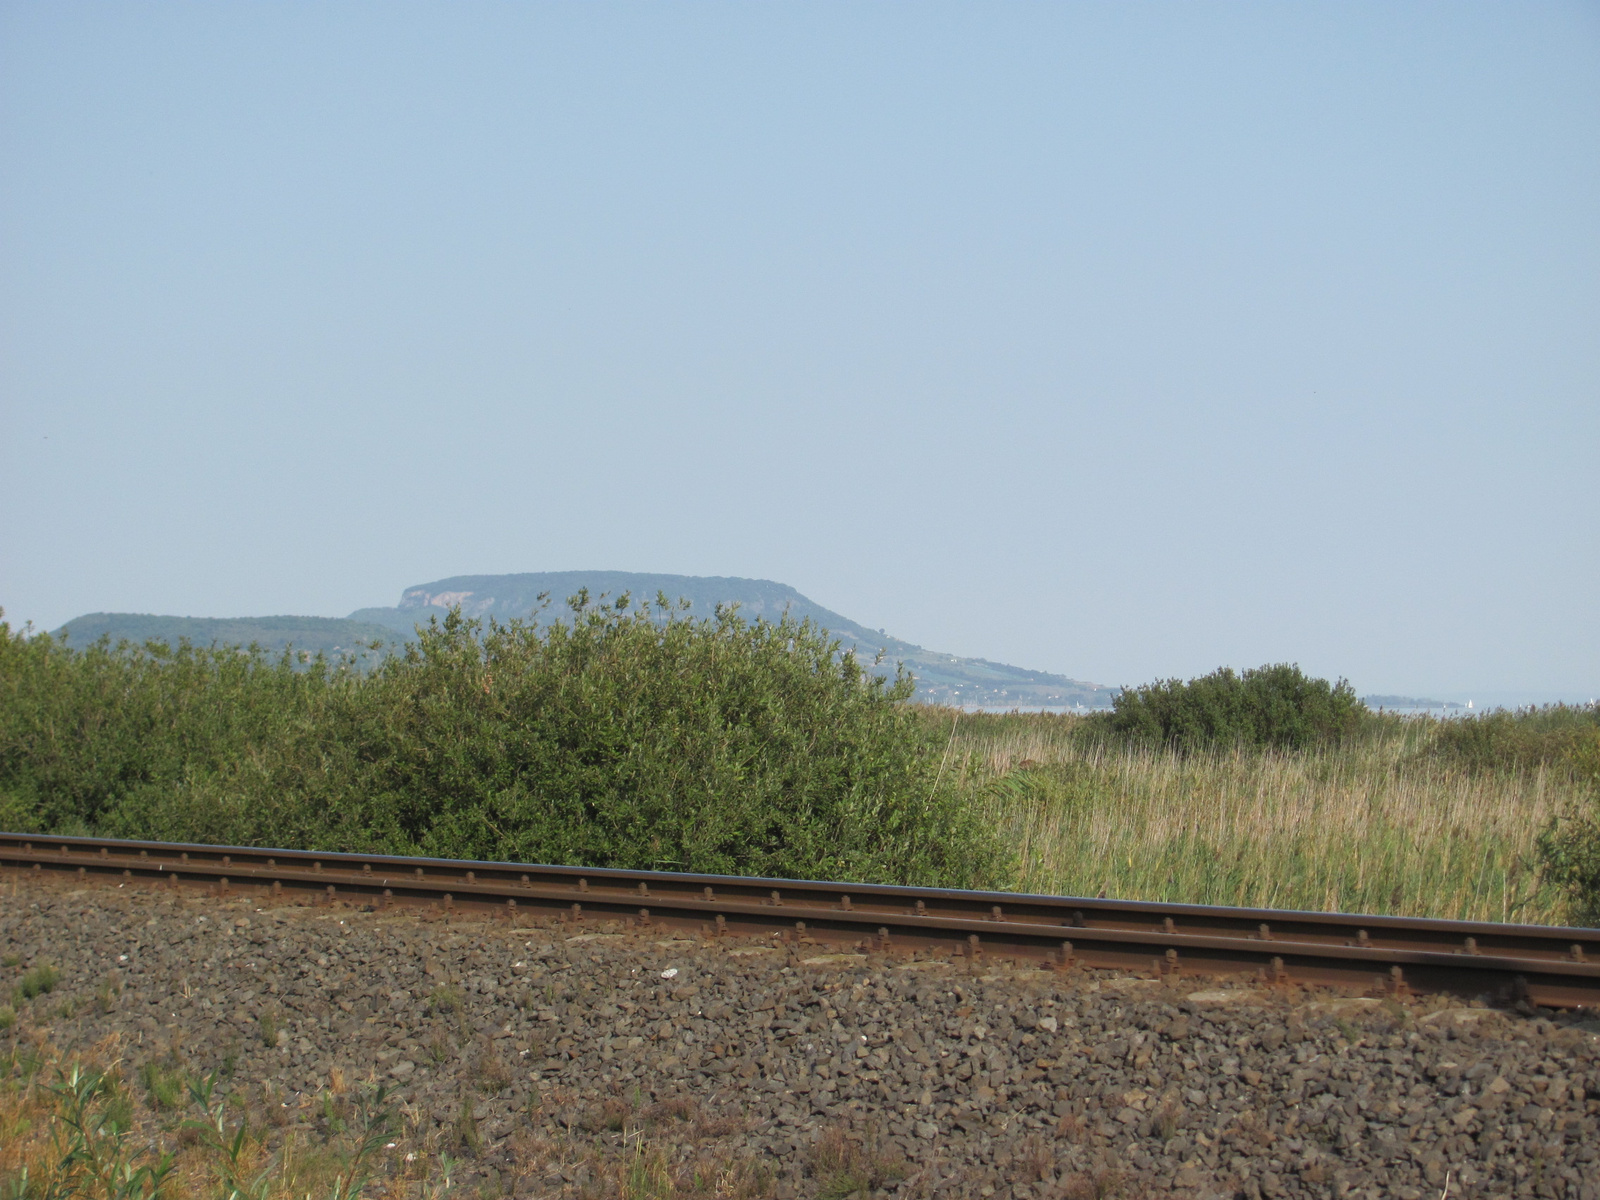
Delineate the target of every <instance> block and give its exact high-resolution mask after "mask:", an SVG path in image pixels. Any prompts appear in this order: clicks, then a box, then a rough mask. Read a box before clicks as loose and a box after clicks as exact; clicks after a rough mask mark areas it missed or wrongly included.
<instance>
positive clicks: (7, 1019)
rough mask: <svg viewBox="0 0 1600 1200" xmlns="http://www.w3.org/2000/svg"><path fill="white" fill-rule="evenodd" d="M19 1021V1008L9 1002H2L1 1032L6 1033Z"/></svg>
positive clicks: (0, 1005)
mask: <svg viewBox="0 0 1600 1200" xmlns="http://www.w3.org/2000/svg"><path fill="white" fill-rule="evenodd" d="M16 1023H17V1010H16V1009H14V1008H12V1007H11V1005H9V1004H0V1033H5V1032H7V1031H8V1030H10V1028H11V1027H12V1026H13V1025H15V1024H16Z"/></svg>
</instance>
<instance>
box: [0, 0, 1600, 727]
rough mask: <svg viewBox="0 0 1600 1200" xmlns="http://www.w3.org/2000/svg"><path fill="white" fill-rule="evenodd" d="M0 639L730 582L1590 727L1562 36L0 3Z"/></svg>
mask: <svg viewBox="0 0 1600 1200" xmlns="http://www.w3.org/2000/svg"><path fill="white" fill-rule="evenodd" d="M0 430H3V433H0V438H3V445H0V512H3V517H0V604H3V605H4V607H5V609H6V613H7V619H8V620H11V621H13V622H20V621H23V620H28V619H31V620H33V621H34V622H35V623H36V624H38V625H40V626H43V627H46V628H50V627H54V626H55V625H57V624H59V623H60V622H62V621H64V620H66V619H67V618H70V617H72V616H75V615H77V614H79V613H83V612H88V611H95V610H114V611H141V612H166V613H181V614H190V615H197V616H223V615H244V614H268V613H312V614H323V615H343V614H345V613H347V612H349V611H350V610H352V609H354V608H356V607H358V606H362V605H368V604H392V603H394V602H395V601H396V600H397V599H398V597H399V593H400V590H401V589H402V588H403V587H405V586H406V585H409V584H414V583H420V582H425V581H427V580H431V579H436V578H439V577H442V576H446V575H452V574H457V573H468V572H500V571H534V570H563V569H578V568H607V569H619V570H647V571H670V572H682V573H687V574H705V575H713V574H714V575H747V576H756V577H762V578H768V579H776V580H781V581H783V582H786V583H790V584H793V585H794V586H795V587H797V588H799V589H800V590H801V591H802V592H804V593H806V594H807V595H809V596H811V597H812V598H813V599H815V600H817V601H818V602H820V603H822V604H824V605H827V606H828V607H830V608H833V609H836V610H838V611H840V612H843V613H846V614H848V615H850V616H851V617H853V618H855V619H857V620H859V621H861V622H863V623H865V624H868V625H871V626H874V627H877V626H884V627H886V628H887V629H888V630H889V631H890V632H891V633H894V634H896V635H897V636H900V637H904V638H907V639H909V640H911V641H915V642H920V643H922V644H924V645H926V646H930V647H935V648H938V649H942V650H948V651H950V652H953V653H958V654H968V655H982V656H984V657H987V658H992V659H999V660H1002V661H1008V662H1013V663H1017V664H1020V665H1024V666H1030V667H1037V668H1043V669H1048V670H1057V671H1062V672H1065V673H1067V674H1070V675H1073V676H1076V677H1078V678H1083V679H1091V680H1096V681H1100V682H1105V683H1113V684H1115V683H1134V682H1140V681H1143V680H1146V679H1150V678H1154V677H1157V676H1170V675H1183V676H1188V675H1193V674H1197V673H1201V672H1204V671H1207V670H1210V669H1212V668H1214V667H1216V666H1218V665H1220V664H1231V665H1235V666H1252V665H1256V664H1260V663H1263V662H1267V661H1280V660H1293V661H1298V662H1299V663H1301V664H1302V665H1303V666H1304V667H1306V668H1307V669H1308V670H1312V671H1315V672H1317V673H1319V674H1330V675H1335V674H1342V675H1345V676H1348V677H1349V678H1350V679H1351V680H1352V681H1353V682H1354V683H1355V684H1356V686H1357V687H1358V688H1359V689H1361V690H1363V691H1374V690H1377V691H1403V692H1409V693H1412V694H1417V693H1419V692H1426V693H1431V694H1435V695H1440V694H1445V695H1449V696H1456V697H1459V696H1463V695H1472V694H1473V693H1474V692H1477V693H1479V694H1484V693H1508V692H1520V693H1528V694H1543V695H1557V694H1565V695H1570V696H1575V697H1579V698H1584V697H1587V696H1590V695H1595V694H1600V633H1597V629H1600V604H1597V596H1600V497H1597V487H1596V484H1597V482H1600V469H1597V466H1600V5H1597V4H1594V3H1587V4H1580V3H1496V4H1474V3H1461V2H1456V0H1452V2H1450V3H1440V4H1404V3H1392V2H1384V3H1371V4H1360V3H1345V2H1340V3H1328V4H1315V3H1281V4H1261V5H1251V4H1244V3H1226V4H1204V3H1191V2H1188V0H1184V2H1183V3H1174V4H1160V3H1143V4H1139V3H1134V4H1128V3H1105V4H1059V3H1049V4H1029V3H1007V4H993V3H970V4H936V3H919V4H916V5H907V4H899V3H894V4H889V3H883V4H872V3H852V4H816V3H806V4H798V3H762V4H756V3H740V4H667V5H663V4H648V5H645V4H639V5H633V4H577V3H572V4H542V5H534V4H524V3H517V4H491V3H457V4H448V5H446V4H421V5H417V4H410V5H408V4H400V3H392V2H389V0H386V2H385V3H382V4H359V3H340V4H327V3H315V4H312V3H301V4H296V3H274V4H227V5H219V4H212V3H206V4H189V5H185V4H179V3H166V4H161V5H150V4H142V3H141V4H116V3H94V4H75V3H58V2H52V3H28V4H18V3H4V4H0Z"/></svg>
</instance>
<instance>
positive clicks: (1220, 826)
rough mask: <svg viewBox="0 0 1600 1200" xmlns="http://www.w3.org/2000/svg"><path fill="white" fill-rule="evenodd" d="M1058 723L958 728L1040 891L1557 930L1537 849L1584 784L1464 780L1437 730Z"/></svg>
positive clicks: (995, 814)
mask: <svg viewBox="0 0 1600 1200" xmlns="http://www.w3.org/2000/svg"><path fill="white" fill-rule="evenodd" d="M1070 729H1071V726H1070V724H1069V722H1068V721H1063V720H1061V719H1059V718H1057V719H1055V720H1054V721H1053V722H1052V721H1051V720H1050V719H1049V718H1046V719H1043V720H1032V721H1017V720H1015V719H1014V718H1013V719H1012V720H1009V721H1007V722H1005V723H990V722H983V721H976V722H967V723H966V727H965V729H964V730H963V729H962V728H961V727H959V726H958V728H957V732H956V735H955V739H954V741H955V749H956V750H957V751H958V752H961V753H962V754H963V755H964V757H963V759H962V762H963V765H962V768H961V769H962V771H963V781H964V783H965V785H966V786H967V787H969V788H971V789H972V791H973V793H974V795H976V796H979V797H981V802H982V803H985V804H987V805H989V806H990V812H991V816H992V818H993V819H994V821H995V822H996V824H997V825H998V827H999V828H1001V829H1002V830H1004V832H1005V834H1006V836H1007V838H1008V840H1009V841H1010V842H1011V844H1012V845H1013V846H1015V847H1016V848H1017V849H1018V852H1019V854H1020V858H1021V865H1022V879H1021V883H1022V886H1023V887H1024V888H1026V889H1027V890H1030V891H1040V892H1054V893H1068V894H1078V895H1083V894H1089V895H1095V894H1104V895H1107V896H1114V897H1122V898H1127V899H1139V900H1169V901H1181V902H1188V903H1199V904H1235V905H1247V906H1259V907H1265V908H1298V909H1316V910H1323V911H1346V912H1369V913H1388V914H1395V915H1405V916H1431V917H1451V918H1457V919H1464V920H1488V921H1525V922H1535V923H1560V922H1562V921H1564V920H1566V919H1567V912H1566V908H1565V905H1564V903H1563V900H1562V897H1561V896H1560V894H1559V893H1558V892H1557V891H1556V890H1555V889H1553V888H1551V887H1549V886H1547V885H1544V884H1542V883H1541V881H1540V879H1539V878H1538V875H1537V872H1536V870H1535V869H1534V847H1535V842H1536V839H1537V837H1538V835H1539V832H1540V830H1541V829H1543V828H1544V827H1545V825H1546V824H1547V822H1548V821H1549V820H1550V818H1551V817H1552V816H1554V815H1555V814H1557V813H1558V812H1560V811H1561V810H1562V809H1563V808H1564V807H1565V806H1566V805H1569V804H1571V803H1574V802H1575V801H1576V800H1577V799H1578V797H1579V792H1578V790H1577V788H1576V787H1575V786H1574V785H1573V784H1571V783H1570V782H1568V781H1566V780H1565V779H1563V778H1560V777H1559V776H1555V775H1552V774H1551V773H1548V772H1545V771H1538V772H1534V773H1523V774H1515V773H1507V774H1496V775H1489V774H1472V773H1469V772H1466V771H1463V770H1460V769H1455V768H1452V767H1450V766H1448V765H1446V764H1444V763H1441V762H1439V761H1438V760H1437V759H1434V758H1431V757H1429V756H1428V755H1426V754H1425V753H1423V752H1422V746H1423V742H1424V739H1425V738H1426V734H1427V730H1426V728H1421V727H1408V728H1402V729H1400V730H1397V731H1390V732H1387V733H1385V734H1384V735H1382V736H1380V737H1376V738H1374V739H1372V740H1370V741H1367V742H1364V743H1362V744H1359V745H1356V746H1353V747H1345V748H1336V749H1325V750H1313V751H1299V752H1274V751H1268V752H1259V751H1233V752H1219V753H1215V754H1211V755H1204V756H1194V757H1184V756H1181V755H1177V754H1172V753H1167V752H1163V751H1155V750H1133V749H1107V748H1106V747H1104V746H1085V745H1083V744H1082V742H1081V741H1080V740H1077V739H1074V738H1073V737H1071V736H1069V735H1070Z"/></svg>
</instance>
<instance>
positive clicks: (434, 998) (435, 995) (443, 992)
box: [428, 983, 462, 1013]
mask: <svg viewBox="0 0 1600 1200" xmlns="http://www.w3.org/2000/svg"><path fill="white" fill-rule="evenodd" d="M461 1005H462V998H461V992H460V991H459V990H457V989H456V988H453V987H451V986H450V985H449V984H447V983H441V984H440V985H439V986H438V987H436V988H434V989H433V991H431V992H429V993H428V1011H429V1012H430V1013H458V1012H460V1011H461Z"/></svg>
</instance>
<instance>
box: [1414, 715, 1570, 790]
mask: <svg viewBox="0 0 1600 1200" xmlns="http://www.w3.org/2000/svg"><path fill="white" fill-rule="evenodd" d="M1433 749H1434V753H1436V754H1438V755H1439V756H1441V757H1444V758H1448V759H1453V760H1454V761H1457V762H1460V763H1462V764H1463V765H1465V766H1468V767H1472V768H1474V769H1477V770H1501V769H1523V770H1525V769H1527V768H1530V767H1540V766H1543V767H1555V768H1557V769H1561V770H1573V771H1577V772H1579V773H1580V774H1581V773H1587V774H1589V775H1591V776H1600V708H1597V707H1595V706H1594V705H1587V706H1582V707H1578V706H1572V705H1566V704H1551V705H1546V706H1544V707H1542V708H1524V709H1518V710H1516V711H1507V710H1505V709H1496V710H1495V711H1493V712H1487V713H1484V714H1483V715H1482V716H1476V717H1458V718H1455V719H1453V720H1449V721H1441V722H1440V724H1439V731H1438V733H1437V734H1436V735H1435V737H1434V741H1433Z"/></svg>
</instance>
